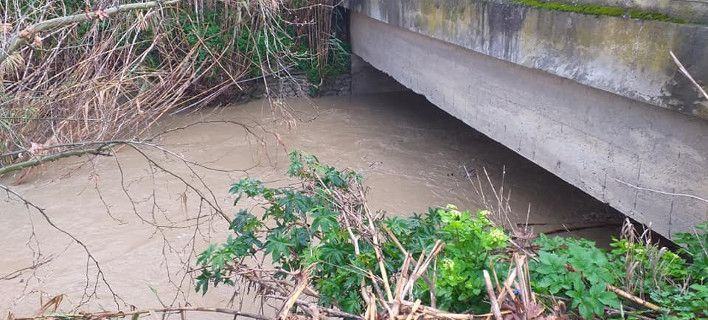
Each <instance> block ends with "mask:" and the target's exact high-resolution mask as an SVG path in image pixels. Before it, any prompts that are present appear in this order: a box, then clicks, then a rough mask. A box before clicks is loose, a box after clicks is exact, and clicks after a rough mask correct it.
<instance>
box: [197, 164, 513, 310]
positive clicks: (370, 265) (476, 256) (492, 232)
mask: <svg viewBox="0 0 708 320" xmlns="http://www.w3.org/2000/svg"><path fill="white" fill-rule="evenodd" d="M290 160H291V164H290V167H289V169H288V174H289V175H290V176H291V177H295V178H298V179H300V181H301V185H300V187H299V188H292V187H285V188H269V187H266V186H265V185H264V184H263V183H262V182H261V181H258V180H254V179H249V178H246V179H242V180H240V181H238V182H237V183H235V184H233V185H232V187H231V189H230V190H229V191H230V192H231V193H232V194H234V195H236V200H235V203H236V204H238V203H240V202H241V201H244V199H246V198H249V199H257V200H258V202H259V203H261V204H262V209H263V214H262V216H261V217H260V218H257V217H256V215H254V214H253V213H251V212H248V211H245V210H241V211H238V212H237V213H236V215H235V217H234V219H233V221H232V223H231V225H230V228H231V230H232V231H233V232H234V233H235V236H229V238H228V239H227V240H226V242H224V243H222V244H220V245H211V246H209V247H208V248H207V249H206V250H205V251H204V252H202V253H201V254H200V255H199V257H198V260H197V264H198V265H200V266H201V270H202V271H201V274H200V275H199V277H198V278H197V285H196V288H197V291H201V292H206V291H207V290H208V288H209V285H210V284H211V285H214V286H216V285H219V284H232V283H233V282H232V281H233V280H232V279H231V278H230V268H232V266H233V264H234V263H237V262H236V261H241V260H243V259H246V258H254V257H255V256H256V255H257V254H258V253H259V252H262V253H263V254H265V255H266V256H267V257H268V258H269V259H270V260H271V261H272V263H273V265H274V266H276V267H277V268H281V269H282V270H283V272H293V271H297V270H300V269H302V268H304V267H307V266H310V265H314V270H313V271H312V273H313V274H316V275H317V278H316V279H315V280H313V282H312V285H313V287H314V288H315V289H316V290H317V292H318V293H319V296H320V304H322V305H324V306H337V307H339V308H341V309H342V310H344V311H347V312H353V313H357V312H361V311H362V307H363V305H362V303H363V299H362V297H361V296H360V290H359V289H360V285H361V283H362V282H368V281H370V280H369V279H368V278H367V274H366V273H365V272H363V270H373V271H377V270H378V268H379V266H378V264H377V257H376V252H375V249H374V246H373V244H372V243H370V242H367V241H360V242H358V247H357V248H356V249H355V246H354V245H353V243H352V240H351V237H350V234H349V232H348V230H347V228H346V227H345V226H343V225H342V224H341V223H340V219H341V215H342V212H341V209H340V208H339V207H338V206H337V204H338V203H341V202H338V200H336V199H334V198H335V197H337V194H338V193H339V194H340V195H341V194H347V192H350V191H354V190H352V189H351V188H352V185H353V184H358V183H359V181H360V179H361V177H360V176H359V175H357V174H356V173H354V172H352V171H349V170H344V171H338V170H336V169H335V168H333V167H331V166H327V165H323V164H321V163H320V162H319V161H318V160H317V158H316V157H314V156H310V155H303V154H300V153H298V152H293V153H291V155H290ZM354 205H355V206H358V205H361V204H356V203H355V204H354ZM372 223H376V224H377V225H379V226H381V227H382V228H388V229H389V230H391V232H392V233H393V234H394V235H396V237H397V238H398V239H400V241H401V243H402V245H403V246H404V247H406V248H409V249H410V253H411V254H413V255H414V256H418V255H420V254H421V253H422V252H423V251H425V250H428V249H430V247H431V246H432V245H433V244H434V242H435V240H438V239H439V240H442V241H444V242H445V244H446V247H445V249H444V251H443V252H442V253H441V254H440V257H439V262H438V265H439V267H438V269H437V273H436V274H434V275H432V276H435V283H436V290H437V291H436V297H437V300H438V301H440V303H439V306H440V307H442V308H445V309H449V310H451V311H468V310H476V309H484V308H488V304H487V303H486V302H485V301H484V299H483V297H484V295H483V294H482V292H483V288H484V282H483V280H482V276H481V273H482V269H484V268H485V266H487V265H488V262H489V259H490V258H491V257H492V255H493V254H494V253H495V252H496V251H497V250H500V249H503V248H504V247H506V245H507V240H508V238H507V236H506V234H505V233H504V231H503V230H502V229H501V228H498V227H495V226H494V225H493V224H492V222H491V221H490V220H489V219H488V217H487V213H486V212H484V211H480V212H478V213H476V214H471V213H470V212H469V211H460V210H458V209H457V208H456V207H454V206H451V205H449V206H447V207H445V208H437V209H431V210H429V212H428V213H427V214H426V215H424V216H414V217H412V218H400V217H394V218H390V219H385V220H375V221H372ZM382 248H383V250H382V251H383V254H384V256H385V258H384V261H386V265H385V268H386V269H387V272H388V273H389V274H393V273H395V272H396V271H397V270H396V269H397V268H398V267H400V265H401V263H402V261H403V259H404V256H403V255H402V254H401V252H400V250H399V249H398V247H397V246H396V245H395V244H394V243H393V242H391V241H386V242H384V243H383V244H382ZM357 250H358V253H357V252H356V251H357ZM417 287H418V289H419V290H417V291H416V294H417V296H418V297H420V298H421V299H425V300H429V299H430V298H429V295H430V287H429V286H428V284H427V283H425V282H424V281H419V283H418V284H417Z"/></svg>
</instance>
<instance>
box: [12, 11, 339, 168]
mask: <svg viewBox="0 0 708 320" xmlns="http://www.w3.org/2000/svg"><path fill="white" fill-rule="evenodd" d="M191 2H192V3H191V4H193V6H191V5H190V3H189V2H186V1H185V2H182V1H177V0H168V1H147V2H137V1H136V2H129V1H121V2H120V4H116V3H115V1H113V0H99V1H97V2H95V3H94V4H93V6H94V7H93V8H81V7H71V6H68V5H65V4H64V2H63V1H50V0H40V1H37V2H32V3H31V4H30V3H28V4H26V5H24V4H23V3H22V1H21V0H8V1H7V4H8V5H7V6H3V7H2V8H0V9H2V10H3V12H2V13H3V14H2V18H1V19H2V21H0V22H1V23H2V26H3V27H2V30H0V31H2V32H0V80H2V83H1V84H0V94H1V96H2V99H0V141H2V143H0V167H1V166H2V165H8V164H13V163H18V162H24V161H28V160H32V159H34V158H36V157H40V156H46V155H48V154H49V153H52V152H62V151H66V149H64V150H62V149H59V148H53V149H52V150H48V149H47V148H46V147H48V146H56V145H64V144H71V143H76V142H82V141H106V140H114V139H133V138H136V137H139V136H140V135H142V134H144V133H145V132H146V130H147V129H148V128H150V127H151V126H152V125H153V124H154V123H155V122H156V121H158V120H159V119H160V118H162V117H164V116H165V115H166V114H171V113H173V112H175V111H183V110H187V109H191V108H194V107H199V106H203V105H206V104H208V103H210V102H211V101H213V100H214V99H216V98H217V97H218V96H219V95H221V94H223V93H225V92H227V91H229V89H230V88H234V87H236V88H239V89H240V88H242V86H243V85H245V84H246V83H247V82H252V81H253V80H257V79H262V81H264V82H266V84H267V80H266V79H265V76H269V77H276V78H286V79H289V78H290V73H289V71H288V69H289V68H291V67H292V66H293V64H294V63H295V62H296V61H298V59H302V57H300V56H298V55H297V54H296V53H295V52H294V51H293V50H292V49H291V48H290V47H289V44H288V43H289V42H291V41H295V42H297V41H304V40H302V39H307V38H308V37H310V36H312V37H315V38H313V39H318V40H317V41H318V42H317V43H320V42H322V41H321V40H322V39H325V38H326V39H329V37H331V36H332V35H331V31H330V30H329V29H328V28H331V25H330V23H331V21H330V20H331V11H332V3H331V0H316V1H311V2H309V3H307V4H306V6H304V7H302V8H300V7H294V5H293V2H290V1H281V0H276V1H237V2H230V1H203V0H192V1H191ZM313 8H318V9H313ZM210 12H211V13H218V14H219V16H218V20H216V22H214V21H211V20H210V21H211V22H209V21H207V20H208V19H211V16H209V14H210ZM322 19H325V20H327V21H321V20H322ZM208 23H216V24H218V25H217V27H218V28H220V29H221V31H222V32H221V33H225V34H231V35H232V36H228V37H223V39H222V40H223V41H225V43H223V45H221V46H215V45H213V44H211V43H212V42H213V41H214V37H215V36H214V35H211V34H205V33H204V32H203V30H206V28H207V26H209V25H208ZM289 25H295V26H298V28H299V29H301V31H300V32H301V33H302V35H301V36H300V38H297V39H292V37H291V36H290V35H289V34H288V32H287V30H285V28H286V27H287V26H289ZM309 32H316V33H317V34H315V35H310V33H309ZM244 34H245V35H247V37H242V39H241V42H239V41H237V40H238V39H237V36H239V35H244ZM301 38H302V39H301ZM222 40H219V41H222ZM244 41H245V42H244ZM313 41H314V40H313ZM264 42H265V43H264ZM286 42H288V43H286ZM314 54H322V55H327V48H324V49H322V48H320V49H318V50H316V51H315V52H314ZM316 58H317V59H320V58H319V57H316ZM318 61H320V60H318ZM323 61H324V60H323ZM253 70H258V74H259V76H255V77H253V76H252V74H251V73H252V72H253ZM266 90H268V88H267V87H266ZM268 94H270V92H268ZM268 98H269V99H272V97H271V96H270V95H269V96H268ZM272 105H273V106H274V108H275V109H277V110H274V112H276V111H277V112H282V114H283V115H285V116H287V115H288V111H287V110H285V109H286V108H287V107H286V106H283V105H282V104H280V103H273V104H272ZM278 110H280V111H278ZM28 164H29V163H28Z"/></svg>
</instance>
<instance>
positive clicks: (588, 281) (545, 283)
mask: <svg viewBox="0 0 708 320" xmlns="http://www.w3.org/2000/svg"><path fill="white" fill-rule="evenodd" d="M536 244H537V245H539V246H540V250H539V252H538V260H537V261H533V262H531V263H530V265H529V269H530V270H531V279H532V281H533V284H534V286H535V288H536V289H537V290H538V291H539V292H542V293H547V294H551V295H559V296H564V297H567V298H570V299H571V300H572V304H571V307H572V308H577V310H578V312H579V314H580V315H581V316H582V317H583V318H586V319H588V318H592V317H593V316H602V315H604V313H605V307H612V308H619V305H620V303H619V300H618V298H617V296H616V295H615V294H614V293H612V292H609V291H608V290H607V285H608V284H614V283H615V282H616V281H617V279H618V277H619V274H617V270H618V269H617V263H616V262H613V261H611V259H610V257H609V256H608V255H607V253H606V252H603V251H602V250H601V249H598V248H597V247H596V246H595V244H594V243H593V242H591V241H587V240H582V239H572V238H561V237H552V238H550V237H546V236H544V235H541V236H540V237H539V238H538V239H537V240H536Z"/></svg>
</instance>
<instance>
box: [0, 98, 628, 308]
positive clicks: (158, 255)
mask: <svg viewBox="0 0 708 320" xmlns="http://www.w3.org/2000/svg"><path fill="white" fill-rule="evenodd" d="M281 107H282V108H283V109H282V110H283V111H285V112H288V113H289V114H291V115H292V116H293V117H294V118H296V119H297V121H296V122H287V121H283V120H282V118H281V117H280V116H279V115H278V114H274V113H273V112H272V110H271V109H270V107H269V106H268V105H267V104H266V103H264V102H262V101H256V102H251V103H248V104H243V105H231V106H226V107H222V108H217V109H210V110H203V111H200V112H198V113H192V114H185V115H179V116H176V117H174V118H172V119H168V120H167V121H164V122H163V123H162V124H161V125H160V128H156V129H155V130H154V131H155V132H158V131H160V130H163V129H166V128H180V127H182V128H183V129H180V130H175V131H173V132H171V133H169V134H167V135H164V136H162V137H160V139H159V144H160V145H162V146H165V147H166V148H167V149H169V150H172V151H174V152H176V154H178V155H181V156H183V157H184V158H185V159H189V160H191V161H194V162H198V163H201V164H204V165H205V166H208V167H209V168H212V169H218V170H208V169H206V168H195V169H194V170H195V171H196V172H197V173H199V174H200V176H201V177H202V178H201V179H198V178H197V177H195V176H194V175H193V174H192V173H191V172H189V170H188V169H187V168H185V167H184V165H183V163H180V162H179V161H175V160H174V158H173V157H172V158H171V157H170V155H169V154H166V153H165V152H164V151H163V150H156V149H154V148H152V149H150V148H148V149H149V151H148V154H149V155H150V156H151V157H154V159H157V160H158V162H159V164H160V165H161V166H163V167H164V168H165V169H168V170H170V171H171V172H175V173H179V174H183V175H184V176H186V177H188V181H189V182H190V183H192V184H193V185H195V186H197V187H199V188H200V189H199V190H202V192H203V195H205V197H206V198H208V199H210V201H211V202H213V203H215V204H219V205H220V206H222V207H223V208H224V210H225V212H227V213H229V214H231V213H233V212H235V211H236V210H235V209H234V208H232V207H231V204H232V202H233V198H232V197H231V196H230V195H228V193H227V190H228V186H229V184H230V183H232V182H234V181H236V180H237V179H239V178H242V177H244V176H251V177H254V178H259V179H262V180H264V181H269V182H271V183H274V184H287V183H289V181H288V180H287V179H285V175H284V172H285V168H286V166H287V157H286V153H287V151H288V150H291V149H299V150H302V151H303V152H307V153H312V154H315V155H317V156H318V157H319V158H320V160H322V161H323V162H325V163H329V164H332V165H335V166H339V167H351V168H354V169H356V170H357V171H359V172H361V173H362V174H363V175H364V177H365V181H366V184H367V185H368V186H369V187H370V191H369V195H370V197H369V199H370V205H371V207H372V208H374V209H378V210H385V211H387V212H389V213H390V214H399V215H407V214H411V213H412V212H422V211H424V210H426V209H427V208H428V207H430V206H437V205H445V204H447V203H453V204H456V205H457V206H458V207H460V208H469V209H476V208H480V207H481V206H482V201H481V199H480V197H479V196H478V195H477V194H476V193H475V188H474V186H473V185H472V183H471V182H470V181H469V179H468V176H467V173H473V174H474V173H481V172H483V168H486V170H487V171H488V172H489V173H490V176H491V180H492V183H493V184H495V185H496V186H497V187H499V186H501V185H502V181H501V173H502V172H503V171H504V170H505V174H504V186H505V188H506V190H510V191H511V197H510V199H511V205H512V207H513V208H514V209H515V211H516V214H515V215H512V216H510V217H509V218H510V220H511V222H512V223H513V224H516V223H525V222H526V221H527V219H528V222H529V223H530V224H533V225H536V226H535V230H537V231H547V230H558V229H563V228H564V226H565V227H567V228H574V227H577V226H588V225H598V224H606V223H608V222H610V223H612V222H615V221H617V220H616V217H615V214H614V213H612V212H609V211H608V210H609V209H608V208H606V207H605V206H604V205H603V204H601V203H599V202H597V201H594V200H593V199H592V198H590V197H589V196H588V195H586V194H584V193H582V192H580V191H579V190H578V189H576V188H574V187H572V186H570V185H569V184H567V183H565V182H563V181H562V180H560V179H559V178H557V177H555V176H553V175H551V174H550V173H548V172H546V171H544V170H542V169H541V168H539V167H537V166H536V165H534V164H532V163H531V162H529V161H527V160H525V159H523V158H521V157H520V156H518V155H516V154H515V153H513V152H512V151H510V150H508V149H506V148H504V147H503V146H501V145H499V144H497V143H495V142H493V141H491V140H490V139H488V138H486V137H485V136H483V135H481V134H479V133H478V132H476V131H474V130H473V129H470V128H468V127H467V126H465V125H464V124H463V123H462V122H460V121H458V120H456V119H454V118H452V117H450V116H449V115H447V114H445V113H444V112H442V111H440V110H439V109H437V108H436V107H434V106H433V105H431V104H429V103H428V102H427V101H425V99H423V98H421V97H420V96H417V95H413V94H407V93H406V94H387V95H371V96H360V97H327V98H321V99H316V100H304V99H303V100H290V101H288V103H287V104H285V105H283V106H281ZM228 120H234V121H238V122H239V123H240V124H245V125H247V127H245V128H244V127H242V126H241V125H239V124H234V123H229V122H227V121H228ZM200 121H201V122H205V121H206V122H205V123H202V124H199V125H190V124H193V123H197V122H200ZM219 121H220V122H219ZM249 132H250V133H249ZM170 159H172V160H170ZM11 182H12V179H11V178H10V179H8V180H7V181H4V183H11ZM204 186H208V187H209V188H210V189H211V190H210V191H209V190H207V189H206V188H205V187H204ZM15 188H16V190H17V191H18V192H19V193H21V194H22V195H23V196H25V197H26V198H27V199H29V200H31V201H33V202H35V203H36V204H38V205H39V206H41V207H42V208H44V209H46V213H47V214H48V215H49V216H50V217H51V219H52V220H53V221H54V222H55V223H56V224H57V225H58V226H60V227H61V228H63V229H65V230H66V231H68V232H70V233H72V234H74V235H76V236H77V238H79V239H80V240H81V241H83V242H84V243H85V244H86V245H87V247H88V248H89V250H90V251H91V253H92V254H93V255H94V256H95V258H96V260H97V261H99V262H100V266H101V268H102V271H103V274H104V275H105V278H106V280H107V281H108V282H109V284H111V288H112V290H113V291H114V292H115V293H116V294H117V295H118V296H119V297H120V298H122V299H124V301H125V303H127V304H132V305H136V306H140V307H141V308H145V307H158V306H160V305H161V304H163V303H164V304H182V305H184V304H185V301H190V302H192V303H193V304H195V305H200V304H205V305H212V306H215V305H225V304H227V303H228V301H229V300H230V299H231V298H232V297H231V296H230V294H229V293H230V292H232V290H228V289H225V288H221V290H210V291H209V293H208V294H207V295H206V296H204V297H201V296H200V295H198V294H196V293H194V292H193V288H192V285H191V283H190V281H189V279H190V273H187V275H185V272H184V269H181V268H180V266H184V265H188V264H189V261H190V260H191V259H194V252H199V251H200V250H201V249H202V248H203V247H204V246H205V245H206V243H208V242H211V241H220V240H223V238H224V237H225V236H226V234H227V232H226V228H227V225H226V223H225V222H224V220H223V218H222V217H220V216H219V215H218V214H214V213H213V212H211V211H210V210H209V209H208V204H205V203H204V201H198V198H197V196H196V195H195V194H194V192H193V190H189V188H187V187H185V185H184V184H183V183H181V182H180V181H179V180H177V179H175V178H174V177H173V176H170V174H167V173H165V172H164V171H162V170H161V169H160V168H158V167H156V165H155V164H152V165H150V164H149V163H148V162H147V161H145V159H144V158H143V157H142V156H141V155H140V154H139V153H138V152H136V151H135V150H131V149H130V148H122V149H121V150H120V152H119V153H118V156H117V157H116V158H107V157H106V158H97V159H95V160H94V161H92V162H90V163H85V162H84V161H83V160H81V159H68V160H67V161H63V162H61V163H58V164H55V165H51V166H48V167H45V168H42V169H41V170H37V171H36V172H32V173H31V174H30V176H29V178H28V181H27V182H26V183H24V184H21V185H18V186H16V187H15ZM529 207H530V214H529V215H528V218H527V209H529ZM200 212H201V213H200ZM42 219H43V217H42V216H41V215H39V214H37V213H36V212H32V213H28V210H27V209H26V208H25V207H24V206H23V205H22V204H20V203H18V202H17V201H13V200H11V199H8V198H7V197H2V199H1V200H0V228H2V230H1V231H2V232H0V252H2V255H1V256H0V277H2V276H3V275H6V274H8V273H11V272H13V271H15V270H18V269H21V268H24V267H27V266H29V265H31V264H32V262H33V257H34V258H36V257H38V256H40V254H41V256H42V257H50V258H51V261H49V262H48V263H47V264H45V265H43V266H42V267H41V268H38V269H35V270H34V271H32V270H29V271H26V272H23V273H22V274H21V275H20V276H18V277H15V278H12V279H9V280H0V313H3V314H5V313H6V312H7V311H8V310H13V311H14V312H16V313H20V314H27V313H31V312H34V311H36V309H37V308H38V306H39V296H40V295H43V296H44V297H48V296H52V295H55V294H59V293H64V294H67V299H66V301H67V302H68V304H76V303H79V302H81V300H82V296H85V295H88V296H90V295H91V294H92V293H93V291H94V290H93V287H92V286H91V285H92V284H94V283H95V282H96V281H95V279H94V278H93V277H95V276H96V267H95V265H93V264H92V263H91V261H88V263H87V259H86V255H85V252H84V251H83V249H82V248H81V247H80V246H78V245H76V244H75V243H73V242H72V241H71V240H70V239H68V238H67V237H66V236H64V235H62V234H61V233H59V232H57V231H56V230H54V229H52V228H50V227H48V225H47V223H46V222H45V221H43V220H42ZM165 226H170V227H165ZM197 226H199V227H198V228H197ZM571 234H572V235H577V236H586V237H591V238H594V239H597V240H599V241H602V242H605V241H607V240H609V237H610V236H611V235H613V234H616V228H613V227H601V228H590V229H584V230H582V231H575V232H571ZM192 239H196V240H194V241H192ZM35 260H36V259H35ZM192 265H193V264H192ZM87 269H88V270H89V273H88V274H89V275H90V279H89V280H90V281H89V284H90V286H89V287H86V272H85V271H86V270H87ZM99 280H100V279H99ZM99 283H100V281H99ZM179 289H181V290H179ZM96 292H97V296H96V297H91V300H92V302H91V303H90V304H89V305H87V307H86V308H94V309H95V308H115V306H114V298H113V297H112V295H111V294H109V291H108V289H107V287H106V286H105V285H104V284H99V286H98V290H97V291H96ZM158 297H159V298H158ZM84 298H86V297H84ZM116 300H118V299H116ZM234 301H235V302H236V303H238V302H239V299H238V298H236V299H235V300H234ZM118 303H119V304H122V303H123V301H118ZM244 305H246V306H250V307H254V304H253V303H252V301H251V303H249V301H244Z"/></svg>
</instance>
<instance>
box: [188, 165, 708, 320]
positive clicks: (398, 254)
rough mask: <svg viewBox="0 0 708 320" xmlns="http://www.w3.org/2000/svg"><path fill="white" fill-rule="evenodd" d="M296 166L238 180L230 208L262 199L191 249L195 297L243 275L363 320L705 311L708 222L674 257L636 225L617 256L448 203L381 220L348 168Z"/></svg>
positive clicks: (698, 314)
mask: <svg viewBox="0 0 708 320" xmlns="http://www.w3.org/2000/svg"><path fill="white" fill-rule="evenodd" d="M290 160H291V164H290V167H289V169H288V174H289V175H290V176H291V177H293V178H296V179H297V180H298V181H299V184H298V185H297V186H295V187H280V188H271V187H268V186H266V185H265V184H264V183H263V182H261V181H259V180H255V179H251V178H246V179H242V180H240V181H238V182H236V183H235V184H233V185H232V187H231V189H230V192H231V193H232V194H234V195H235V196H236V200H235V204H240V203H242V202H244V201H246V199H250V200H249V201H255V202H256V203H258V205H257V206H255V208H256V209H255V210H247V209H243V210H240V211H238V212H237V213H236V215H235V217H234V219H233V221H232V222H231V225H230V229H231V230H232V231H233V232H234V234H233V235H231V236H229V237H228V239H227V240H226V241H225V242H224V243H220V244H212V245H210V246H209V247H208V248H207V249H206V250H205V251H203V252H202V253H201V254H200V255H199V257H198V260H197V264H198V265H199V270H200V272H201V274H200V275H199V276H198V277H197V282H196V289H197V291H199V292H202V293H206V292H207V291H208V290H209V288H210V286H217V285H222V284H227V285H236V284H238V283H241V282H245V283H247V284H249V286H248V287H249V288H256V290H257V291H258V293H259V294H261V295H262V296H264V297H274V296H278V295H280V297H281V298H280V299H282V300H287V301H288V302H290V301H292V303H291V304H288V303H287V302H286V304H285V307H283V309H281V313H280V314H281V315H283V314H285V315H287V314H288V313H289V312H291V309H292V312H293V313H296V314H301V315H310V316H312V315H313V314H320V313H319V312H324V313H325V314H329V315H333V314H332V313H331V312H335V311H332V310H341V311H342V312H345V313H346V314H345V315H344V316H343V317H350V318H359V319H374V318H380V317H382V318H385V317H390V316H394V317H395V316H400V315H401V314H403V316H405V315H406V314H409V316H408V317H407V318H408V319H412V318H413V315H414V314H416V316H415V317H418V316H422V317H444V318H445V317H447V318H452V319H455V318H464V317H470V316H473V315H480V313H483V312H489V313H487V314H484V316H489V317H492V316H494V317H497V318H498V319H501V318H502V317H504V318H514V317H515V316H518V317H524V318H534V319H565V318H568V317H571V318H575V317H582V318H586V319H590V318H637V317H649V318H661V319H696V318H703V317H706V307H707V306H708V287H706V285H705V275H706V274H708V259H707V257H706V243H707V242H708V239H707V236H706V225H705V224H704V225H702V226H700V227H699V230H698V232H697V233H695V234H679V235H677V237H676V239H677V241H678V242H679V243H680V244H682V245H684V246H683V247H682V249H680V250H679V251H678V252H675V253H674V252H671V251H668V250H667V249H666V248H660V247H658V246H656V245H654V244H652V242H651V241H649V239H648V237H647V236H646V233H645V234H637V232H636V231H635V230H634V228H633V227H632V225H631V224H627V225H626V226H625V230H624V231H623V233H622V235H621V236H620V237H618V238H617V239H615V240H614V241H613V243H612V250H604V249H600V248H598V247H597V246H596V245H595V244H594V243H593V242H591V241H588V240H583V239H572V238H561V237H547V236H544V235H540V236H539V237H538V238H536V239H534V240H530V239H529V238H528V237H520V236H518V235H514V234H511V233H509V232H507V231H505V230H503V229H502V228H500V227H498V226H496V225H495V224H494V223H493V222H492V221H491V220H490V219H489V213H488V212H487V211H478V212H474V213H473V212H470V211H462V210H459V209H458V208H456V207H455V206H453V205H448V206H446V207H443V208H432V209H430V210H429V211H428V212H427V213H425V214H422V215H414V216H412V217H409V218H403V217H386V216H385V215H384V214H383V213H380V212H376V213H374V212H371V211H370V210H369V208H368V206H367V205H366V201H365V188H364V187H362V185H361V180H362V177H361V176H360V175H358V174H357V173H356V172H354V171H351V170H337V169H335V168H334V167H331V166H328V165H325V164H322V163H320V162H319V161H318V160H317V158H316V157H314V156H311V155H304V154H301V153H299V152H293V153H291V155H290ZM251 207H253V206H251ZM264 259H265V260H264ZM264 261H265V262H264ZM265 265H268V267H266V266H265ZM490 275H491V276H490ZM505 276H506V278H504V277H505ZM492 280H493V281H492ZM529 289H530V290H529ZM318 308H321V309H318ZM416 312H417V313H416ZM335 315H336V314H335ZM339 316H342V315H341V314H340V315H339Z"/></svg>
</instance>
